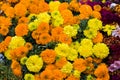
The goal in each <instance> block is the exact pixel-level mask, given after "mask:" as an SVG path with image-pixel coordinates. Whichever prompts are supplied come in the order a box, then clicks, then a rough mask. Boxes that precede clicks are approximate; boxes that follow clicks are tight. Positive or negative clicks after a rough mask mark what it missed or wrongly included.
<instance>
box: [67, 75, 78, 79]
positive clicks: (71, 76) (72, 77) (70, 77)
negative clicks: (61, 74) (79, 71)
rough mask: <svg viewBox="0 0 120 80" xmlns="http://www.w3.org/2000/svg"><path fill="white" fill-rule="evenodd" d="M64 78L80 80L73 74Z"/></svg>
mask: <svg viewBox="0 0 120 80" xmlns="http://www.w3.org/2000/svg"><path fill="white" fill-rule="evenodd" d="M66 80H80V78H76V77H75V76H73V75H70V76H68V77H67V79H66Z"/></svg>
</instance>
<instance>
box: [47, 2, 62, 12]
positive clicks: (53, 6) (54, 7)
mask: <svg viewBox="0 0 120 80" xmlns="http://www.w3.org/2000/svg"><path fill="white" fill-rule="evenodd" d="M59 6H60V2H59V1H51V2H50V3H49V7H50V11H55V10H58V8H59Z"/></svg>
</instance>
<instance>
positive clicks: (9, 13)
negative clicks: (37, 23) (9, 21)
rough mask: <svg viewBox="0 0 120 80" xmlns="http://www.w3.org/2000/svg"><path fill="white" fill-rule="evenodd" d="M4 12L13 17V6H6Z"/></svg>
mask: <svg viewBox="0 0 120 80" xmlns="http://www.w3.org/2000/svg"><path fill="white" fill-rule="evenodd" d="M4 13H5V14H6V16H7V17H10V18H13V17H14V8H13V7H8V8H7V9H6V10H5V11H4Z"/></svg>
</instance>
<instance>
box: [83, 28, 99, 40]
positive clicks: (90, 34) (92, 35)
mask: <svg viewBox="0 0 120 80" xmlns="http://www.w3.org/2000/svg"><path fill="white" fill-rule="evenodd" d="M84 35H85V36H86V37H87V38H89V39H93V38H95V37H96V35H97V30H94V29H88V30H84Z"/></svg>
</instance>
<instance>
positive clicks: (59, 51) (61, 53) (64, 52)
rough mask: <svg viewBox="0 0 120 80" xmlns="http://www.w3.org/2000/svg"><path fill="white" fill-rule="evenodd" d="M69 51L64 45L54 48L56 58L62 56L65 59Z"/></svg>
mask: <svg viewBox="0 0 120 80" xmlns="http://www.w3.org/2000/svg"><path fill="white" fill-rule="evenodd" d="M69 51H70V47H69V46H68V45H67V44H65V43H60V44H58V46H57V47H55V52H56V54H57V55H58V56H64V57H67V56H68V54H69Z"/></svg>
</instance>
